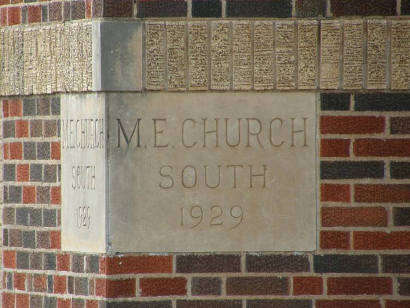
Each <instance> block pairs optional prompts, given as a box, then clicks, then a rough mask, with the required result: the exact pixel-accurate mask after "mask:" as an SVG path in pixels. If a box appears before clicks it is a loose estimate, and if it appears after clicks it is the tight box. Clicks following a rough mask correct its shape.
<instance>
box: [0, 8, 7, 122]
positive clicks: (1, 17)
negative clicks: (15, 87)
mask: <svg viewBox="0 0 410 308" xmlns="http://www.w3.org/2000/svg"><path fill="white" fill-rule="evenodd" d="M0 26H3V27H4V26H7V8H6V7H2V8H0ZM7 116H9V115H7Z"/></svg>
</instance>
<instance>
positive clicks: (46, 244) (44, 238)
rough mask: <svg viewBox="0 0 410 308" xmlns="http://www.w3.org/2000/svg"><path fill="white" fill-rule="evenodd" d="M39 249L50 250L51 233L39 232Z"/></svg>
mask: <svg viewBox="0 0 410 308" xmlns="http://www.w3.org/2000/svg"><path fill="white" fill-rule="evenodd" d="M37 248H45V249H49V248H50V232H48V231H38V232H37Z"/></svg>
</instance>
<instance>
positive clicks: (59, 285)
mask: <svg viewBox="0 0 410 308" xmlns="http://www.w3.org/2000/svg"><path fill="white" fill-rule="evenodd" d="M66 292H67V277H66V276H54V293H58V294H64V293H66Z"/></svg>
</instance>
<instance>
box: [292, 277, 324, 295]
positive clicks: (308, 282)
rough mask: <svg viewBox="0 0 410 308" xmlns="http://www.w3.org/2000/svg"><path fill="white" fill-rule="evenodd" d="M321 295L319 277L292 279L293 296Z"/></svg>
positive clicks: (321, 282) (321, 285)
mask: <svg viewBox="0 0 410 308" xmlns="http://www.w3.org/2000/svg"><path fill="white" fill-rule="evenodd" d="M322 293H323V280H322V278H321V277H293V294H294V295H320V294H322Z"/></svg>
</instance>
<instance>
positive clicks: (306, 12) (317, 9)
mask: <svg viewBox="0 0 410 308" xmlns="http://www.w3.org/2000/svg"><path fill="white" fill-rule="evenodd" d="M295 6H296V17H317V16H326V0H296V4H295Z"/></svg>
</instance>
